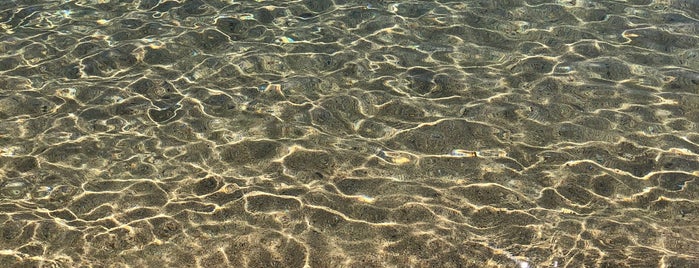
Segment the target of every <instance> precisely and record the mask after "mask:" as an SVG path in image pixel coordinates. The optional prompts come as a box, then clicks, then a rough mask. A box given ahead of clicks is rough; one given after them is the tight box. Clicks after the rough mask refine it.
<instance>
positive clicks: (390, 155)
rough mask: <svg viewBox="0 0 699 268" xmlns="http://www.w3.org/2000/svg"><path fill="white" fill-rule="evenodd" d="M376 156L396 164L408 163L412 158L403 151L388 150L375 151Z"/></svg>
mask: <svg viewBox="0 0 699 268" xmlns="http://www.w3.org/2000/svg"><path fill="white" fill-rule="evenodd" d="M377 156H378V157H380V158H381V159H383V160H386V161H388V162H390V163H393V164H396V165H404V164H407V163H410V162H411V161H412V160H411V159H410V157H408V156H407V155H406V154H405V153H401V152H389V151H384V150H381V151H379V152H378V153H377Z"/></svg>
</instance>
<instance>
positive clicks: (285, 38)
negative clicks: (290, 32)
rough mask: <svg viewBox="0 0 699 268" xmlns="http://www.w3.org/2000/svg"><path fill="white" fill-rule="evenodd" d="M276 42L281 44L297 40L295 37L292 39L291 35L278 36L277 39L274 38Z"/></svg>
mask: <svg viewBox="0 0 699 268" xmlns="http://www.w3.org/2000/svg"><path fill="white" fill-rule="evenodd" d="M274 42H275V43H281V44H290V43H293V42H296V41H294V39H292V38H291V37H286V36H282V37H279V38H277V40H274Z"/></svg>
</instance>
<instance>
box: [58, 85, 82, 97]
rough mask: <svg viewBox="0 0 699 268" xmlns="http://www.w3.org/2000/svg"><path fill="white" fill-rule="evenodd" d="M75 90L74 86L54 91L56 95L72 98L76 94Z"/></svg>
mask: <svg viewBox="0 0 699 268" xmlns="http://www.w3.org/2000/svg"><path fill="white" fill-rule="evenodd" d="M77 92H78V91H77V90H76V89H75V88H72V87H71V88H63V89H59V90H58V91H56V95H57V96H59V97H62V98H69V99H73V98H75V96H76V95H77Z"/></svg>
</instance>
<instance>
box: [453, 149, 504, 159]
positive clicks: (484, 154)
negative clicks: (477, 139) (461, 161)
mask: <svg viewBox="0 0 699 268" xmlns="http://www.w3.org/2000/svg"><path fill="white" fill-rule="evenodd" d="M449 155H451V156H456V157H480V158H501V157H506V156H507V152H505V151H504V150H499V149H494V150H481V151H468V150H462V149H454V150H452V151H451V153H449Z"/></svg>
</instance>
